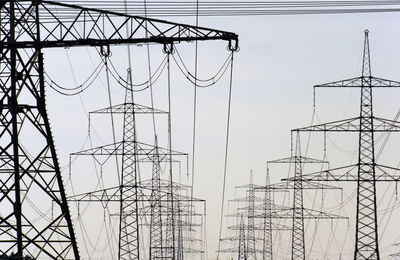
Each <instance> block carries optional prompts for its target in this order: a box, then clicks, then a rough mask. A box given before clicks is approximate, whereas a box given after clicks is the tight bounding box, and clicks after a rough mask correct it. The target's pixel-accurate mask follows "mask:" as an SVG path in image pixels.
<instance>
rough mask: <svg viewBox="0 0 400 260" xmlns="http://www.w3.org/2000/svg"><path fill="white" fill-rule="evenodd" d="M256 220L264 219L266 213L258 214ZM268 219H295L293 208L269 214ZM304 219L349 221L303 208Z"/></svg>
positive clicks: (341, 217)
mask: <svg viewBox="0 0 400 260" xmlns="http://www.w3.org/2000/svg"><path fill="white" fill-rule="evenodd" d="M254 217H255V218H263V217H265V214H264V213H261V214H256V215H255V216H254ZM266 217H269V218H281V219H293V208H288V209H282V210H277V211H273V212H271V214H267V216H266ZM303 218H304V219H347V217H344V216H340V215H336V214H330V213H325V212H322V211H318V210H313V209H307V208H303Z"/></svg>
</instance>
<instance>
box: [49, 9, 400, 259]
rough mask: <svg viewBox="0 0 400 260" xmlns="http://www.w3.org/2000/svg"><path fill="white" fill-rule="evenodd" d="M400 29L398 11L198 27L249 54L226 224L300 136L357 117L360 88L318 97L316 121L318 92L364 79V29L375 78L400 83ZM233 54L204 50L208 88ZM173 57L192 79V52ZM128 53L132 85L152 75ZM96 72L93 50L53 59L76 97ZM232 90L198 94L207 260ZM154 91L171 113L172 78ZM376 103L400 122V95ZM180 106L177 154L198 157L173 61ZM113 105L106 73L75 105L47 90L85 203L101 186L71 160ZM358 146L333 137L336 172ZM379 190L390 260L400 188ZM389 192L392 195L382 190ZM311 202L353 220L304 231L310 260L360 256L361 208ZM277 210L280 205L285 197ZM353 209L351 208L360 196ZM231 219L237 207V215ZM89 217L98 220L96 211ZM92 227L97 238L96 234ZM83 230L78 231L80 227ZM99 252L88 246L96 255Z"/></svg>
mask: <svg viewBox="0 0 400 260" xmlns="http://www.w3.org/2000/svg"><path fill="white" fill-rule="evenodd" d="M398 19H399V14H398V13H379V14H373V13H371V14H335V15H297V16H251V17H250V16H248V17H246V16H240V17H200V19H199V25H200V26H204V27H210V28H216V29H222V30H226V31H231V32H235V33H237V34H238V35H239V45H240V51H239V52H237V53H234V69H233V81H232V100H231V102H232V103H231V104H232V107H231V118H230V119H231V125H230V135H229V150H228V165H227V177H226V194H225V208H224V211H225V214H226V213H228V203H227V200H229V199H233V198H234V197H235V196H236V197H238V196H239V197H240V194H241V193H240V191H238V190H235V189H234V187H235V186H238V185H243V184H247V183H248V181H249V177H250V171H251V170H252V172H253V178H254V182H255V183H256V184H259V185H263V184H264V183H265V172H266V162H267V161H268V160H274V159H279V158H284V157H288V156H289V155H290V144H291V139H290V130H291V129H294V128H298V127H302V126H308V125H310V124H311V123H312V122H314V123H316V122H329V121H334V120H339V119H343V118H347V117H352V116H356V115H357V114H358V108H359V106H358V104H359V93H358V91H357V90H356V89H354V90H338V89H335V90H318V91H317V94H316V107H315V110H316V112H315V113H314V114H313V86H314V85H316V84H320V83H327V82H331V81H335V80H341V79H347V78H351V77H356V76H360V75H361V65H362V48H363V37H364V30H365V29H368V30H369V31H370V34H369V35H370V49H371V64H372V75H374V76H377V77H381V78H387V79H392V80H400V75H399V67H400V66H399V65H400V52H399V51H398V46H400V34H399V26H398V25H399V22H398ZM171 20H174V21H177V22H185V23H190V24H193V23H194V18H179V19H178V18H171ZM226 45H227V43H226V42H216V41H208V42H200V43H199V45H198V48H199V49H198V57H199V60H198V62H199V63H198V64H199V65H198V71H199V73H198V74H199V77H200V78H208V77H209V76H210V75H213V74H214V73H215V72H216V71H217V70H218V68H219V66H220V65H221V64H222V63H223V62H224V61H225V59H226V58H227V57H228V55H229V51H227V50H226ZM176 48H177V50H178V51H179V53H180V54H181V56H182V59H183V60H184V61H185V63H186V64H187V66H188V68H190V70H191V71H193V67H194V65H193V64H194V57H195V52H194V50H195V44H194V43H181V44H179V45H178V46H177V47H176ZM111 50H112V52H113V55H112V57H111V60H112V62H113V64H115V66H116V67H117V68H118V70H119V71H121V72H120V75H122V76H124V75H126V68H127V59H126V47H124V46H119V47H112V49H111ZM131 53H132V56H131V58H132V69H133V80H134V82H142V81H145V80H146V77H147V75H148V69H147V68H148V58H147V51H146V46H132V47H131ZM150 57H151V64H150V66H151V68H152V71H154V70H155V68H156V67H157V65H158V64H159V63H160V62H161V61H162V59H163V58H164V57H165V56H164V54H163V53H162V47H161V46H157V45H152V46H150ZM99 62H100V59H99V57H98V55H97V53H96V51H95V50H93V49H90V48H75V49H74V48H71V49H54V50H47V51H45V70H46V72H47V73H48V74H49V75H50V76H51V78H52V79H53V80H54V81H56V82H58V83H59V84H60V85H63V86H67V87H69V86H71V87H73V86H75V85H76V83H78V84H79V82H82V81H84V80H85V78H86V77H87V75H88V74H89V73H90V72H91V71H93V68H94V67H95V66H96V65H97V64H98V63H99ZM103 74H104V73H103ZM111 85H112V90H111V97H112V102H113V104H117V103H120V102H122V100H123V94H124V89H123V88H122V87H120V86H118V85H117V84H115V82H112V84H111ZM228 90H229V71H228V72H227V73H226V74H225V75H224V77H223V78H222V80H221V81H220V82H218V84H216V85H213V86H211V87H209V88H201V89H198V93H197V94H198V100H197V102H198V103H197V110H196V112H197V121H196V144H195V171H194V179H195V186H194V195H195V197H198V198H202V199H206V201H207V255H206V256H205V258H206V259H215V256H216V253H215V250H216V249H217V246H218V236H219V234H218V230H219V217H220V214H221V211H220V210H221V198H222V187H223V173H224V153H225V138H226V123H227V106H228ZM153 91H154V103H155V107H158V108H160V109H163V110H167V108H168V100H167V97H168V93H167V83H166V73H165V72H164V73H163V76H162V77H161V78H160V80H159V81H158V82H156V83H155V85H154V89H153ZM375 93H376V95H375V101H376V103H375V107H374V109H375V112H376V114H377V115H379V116H381V117H385V118H394V116H395V115H396V113H397V110H398V109H399V105H398V103H397V102H398V101H397V100H399V98H400V89H399V90H396V89H395V90H377V91H376V92H375ZM375 93H374V94H375ZM135 99H136V101H137V102H138V103H141V104H144V105H149V104H150V95H149V92H148V91H145V92H140V93H138V94H137V95H136V96H135ZM171 104H172V146H173V149H174V150H179V151H182V152H186V153H189V154H191V151H192V133H193V132H192V131H193V84H191V83H190V82H189V81H187V80H186V79H185V77H184V75H182V73H181V72H180V71H179V70H178V68H177V66H176V65H175V64H174V63H173V61H172V62H171ZM107 106H109V100H108V92H107V86H106V79H105V77H104V75H102V76H101V79H100V80H97V81H95V82H94V84H93V86H91V87H90V88H89V89H88V90H87V91H85V92H84V93H82V94H81V95H78V96H74V97H65V96H62V95H60V94H57V93H56V92H54V91H53V90H52V89H47V111H48V113H49V117H50V122H51V126H52V130H53V134H54V139H55V144H56V148H57V151H58V156H59V159H60V163H61V166H62V169H63V178H64V182H65V183H66V187H67V193H69V194H71V193H72V188H71V187H72V186H73V187H74V189H75V193H79V192H83V191H84V190H85V189H88V190H87V191H89V190H91V189H92V188H95V187H96V185H97V180H96V177H95V175H94V173H93V172H91V171H92V170H91V167H92V166H86V165H85V163H84V162H74V163H72V166H71V168H72V172H71V173H69V172H68V168H69V167H68V166H69V165H68V164H69V154H70V153H73V152H76V151H79V150H82V148H83V147H88V145H89V144H88V142H87V136H88V118H87V112H88V111H93V110H96V109H99V108H103V107H107ZM313 115H314V116H313ZM101 117H103V118H101ZM115 122H116V125H120V123H121V120H120V119H116V121H115ZM92 123H93V129H92V130H91V135H92V136H93V140H94V141H93V142H94V143H95V144H102V143H103V144H104V143H111V141H112V132H111V127H110V120H109V118H108V117H104V116H95V119H93V121H92ZM118 123H119V124H118ZM166 126H167V121H166V119H165V118H160V119H158V120H157V132H158V135H159V139H160V143H161V144H162V145H164V146H165V145H166V144H167V127H166ZM117 129H118V130H117V135H118V136H120V133H121V131H120V130H121V129H120V128H119V127H117ZM137 133H138V138H141V139H143V140H145V141H147V142H150V143H151V142H152V125H151V120H150V119H149V118H147V119H140V121H138V124H137ZM99 137H100V138H99ZM352 137H353V138H349V137H343V136H339V135H335V134H333V135H332V137H330V139H329V141H328V145H327V154H328V157H329V159H330V160H331V163H332V165H335V166H341V165H347V164H350V163H351V162H354V160H355V159H356V151H357V143H356V142H355V141H354V140H355V139H356V138H354V137H355V136H352ZM307 138H308V136H305V137H304V138H303V139H304V146H303V151H304V152H305V153H306V152H307V155H310V156H312V157H316V158H320V159H321V158H322V157H323V141H322V140H323V139H321V136H318V134H317V135H315V137H314V135H313V136H312V138H311V141H309V146H308V147H309V148H308V149H306V146H307V145H306V143H307ZM303 139H302V140H303ZM396 141H397V142H398V141H400V140H399V139H398V138H397V139H396V137H393V138H391V139H390V142H389V143H390V144H389V145H387V149H385V152H384V153H383V155H382V161H384V162H387V163H388V164H389V165H393V166H396V165H397V164H398V163H399V159H398V158H397V157H396V154H398V152H399V150H398V147H397V146H396ZM384 156H386V157H384ZM189 168H191V164H190V165H189ZM105 174H106V173H105ZM109 174H111V175H110V176H108V177H107V176H105V177H104V178H105V179H106V180H109V182H110V183H111V182H113V181H115V172H114V173H113V172H112V170H109ZM112 174H114V175H112ZM287 174H288V169H287V168H284V167H280V166H277V167H276V169H275V170H274V168H271V182H279V181H280V180H281V179H282V178H284V177H287ZM108 178H109V179H108ZM174 178H177V179H178V178H180V179H181V180H182V182H186V183H187V182H188V180H187V177H186V175H185V173H182V174H181V175H180V176H178V174H177V175H176V176H174ZM71 183H72V185H71ZM106 183H107V181H106ZM189 183H190V181H189ZM354 188H355V186H352V185H347V184H346V186H345V187H344V188H343V194H344V195H343V196H344V197H345V198H350V199H349V200H351V194H352V192H353V191H354ZM378 190H379V191H378V194H382V195H381V197H379V198H378V200H379V202H380V203H381V201H382V204H379V205H381V206H380V208H379V210H380V213H379V217H381V219H383V220H382V221H383V224H382V227H386V223H388V224H387V226H388V228H384V229H385V232H383V233H384V236H382V238H381V240H380V241H379V242H380V245H381V248H382V255H381V257H382V258H384V259H387V257H388V254H389V253H393V251H395V249H393V246H392V245H393V244H394V243H396V242H399V241H400V237H398V236H397V234H396V233H398V230H397V228H398V226H396V225H395V222H394V219H396V216H398V215H399V213H400V212H399V210H393V211H392V210H386V209H387V208H396V205H398V203H397V204H396V200H397V198H396V200H393V198H394V194H395V187H394V185H392V186H387V187H386V186H382V188H380V187H379V188H378ZM386 190H389V191H388V192H384V191H386ZM306 193H307V195H305V197H304V198H305V202H304V203H305V205H306V206H315V207H318V205H319V202H313V201H314V200H315V198H317V197H318V198H319V196H321V197H323V198H325V200H326V202H327V205H326V206H323V208H324V207H326V209H333V211H332V213H335V214H346V215H347V216H348V217H349V220H348V221H344V222H340V221H338V222H333V223H330V221H328V222H326V223H324V224H322V222H321V224H319V225H316V224H315V222H313V221H310V222H307V223H308V224H307V229H306V239H307V240H306V241H307V242H306V243H307V245H306V247H307V254H308V257H307V259H322V258H324V259H338V254H337V252H338V250H339V251H340V252H341V255H342V257H343V259H348V257H349V256H351V255H352V252H353V251H352V250H353V244H354V242H353V241H354V215H355V208H354V204H352V203H351V202H350V203H348V204H346V206H345V207H344V209H337V205H338V203H339V202H338V201H337V200H339V199H338V198H340V196H341V195H340V192H339V195H338V194H336V195H329V192H327V193H326V194H325V195H321V193H319V195H315V194H314V193H312V192H306ZM242 195H243V193H242ZM286 196H289V195H286ZM324 196H325V197H324ZM333 198H335V199H333ZM277 200H280V199H279V196H277ZM282 200H283V199H282ZM288 200H289V201H290V199H289V197H287V198H286V203H289V202H288ZM345 200H346V199H345ZM352 201H353V202H354V197H353V200H352ZM71 207H74V206H71ZM321 207H322V206H321ZM335 208H336V211H335ZM232 209H233V204H229V210H230V212H232ZM324 209H325V208H324ZM386 211H388V212H389V211H390V213H388V212H386ZM100 212H101V211H100ZM85 214H89V215H90V212H89V213H88V212H86V213H85ZM96 214H97V213H96ZM99 214H102V213H99ZM233 221H234V220H225V221H224V226H223V230H224V232H223V235H224V236H229V235H230V234H229V233H227V232H226V231H225V230H226V226H227V225H228V224H229V223H233ZM288 223H289V222H286V224H288ZM327 224H331V225H327ZM332 226H333V227H335V228H334V230H335V232H336V237H335V238H334V239H333V241H334V242H332V245H330V246H327V243H328V242H326V241H328V240H329V239H330V238H328V239H327V238H326V236H325V235H324V234H330V231H331V230H332V229H333V228H332ZM314 227H319V229H318V232H319V236H317V239H315V236H313V230H314ZM88 228H91V229H93V230H96V227H95V226H92V227H88ZM75 229H79V228H77V227H75ZM382 229H383V228H382ZM89 230H90V229H89ZM90 232H94V231H89V233H90ZM335 232H334V233H335ZM78 233H80V231H78ZM274 234H275V233H274ZM276 235H277V236H276V237H277V238H275V240H274V249H275V252H276V253H275V254H276V255H275V256H276V259H285V256H287V254H288V253H289V252H290V244H289V242H290V237H289V235H288V233H282V234H280V233H279V234H278V233H276ZM342 236H343V237H345V242H346V243H341V241H340V238H341V237H342ZM313 237H314V239H313ZM79 238H80V235H78V243H82V240H79ZM324 239H325V240H326V241H325V240H324ZM315 241H316V242H315ZM88 243H89V244H90V243H95V242H94V241H92V242H88ZM311 245H312V246H311ZM102 246H104V245H102ZM102 246H101V245H98V247H99V248H97V249H96V250H93V251H99V252H100V251H101V249H100V248H101V247H102ZM90 247H91V245H89V246H88V248H90ZM83 248H85V247H84V246H80V250H82V251H84V250H85V249H83ZM90 251H91V250H90ZM101 254H102V253H99V255H101ZM87 255H88V254H87V252H82V256H83V258H85V259H86V256H87ZM224 257H228V256H225V255H224V256H222V255H221V258H220V259H228V258H224ZM329 257H330V258H329ZM98 258H101V257H98ZM93 259H95V258H93ZM103 259H107V257H105V258H103Z"/></svg>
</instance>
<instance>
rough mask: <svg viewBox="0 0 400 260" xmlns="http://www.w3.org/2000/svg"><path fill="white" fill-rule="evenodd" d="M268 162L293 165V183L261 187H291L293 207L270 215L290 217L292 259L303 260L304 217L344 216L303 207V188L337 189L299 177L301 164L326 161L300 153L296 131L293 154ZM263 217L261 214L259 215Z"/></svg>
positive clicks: (326, 217) (334, 217)
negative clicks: (304, 180) (305, 180)
mask: <svg viewBox="0 0 400 260" xmlns="http://www.w3.org/2000/svg"><path fill="white" fill-rule="evenodd" d="M268 163H285V164H286V163H288V164H293V165H294V178H293V179H292V180H293V183H292V184H291V185H288V183H283V185H282V184H272V185H270V186H267V187H264V188H261V189H280V190H282V189H292V190H293V207H292V208H290V209H283V210H278V211H274V212H273V213H272V215H271V217H276V218H291V219H292V241H291V245H292V251H291V259H292V260H305V259H306V254H305V237H304V219H344V217H341V216H338V215H333V214H327V213H324V212H321V211H317V210H312V209H308V208H304V202H303V190H304V189H337V188H336V187H332V186H325V185H315V184H313V183H311V182H305V183H303V181H302V179H301V177H302V175H303V165H304V164H305V163H307V164H321V165H322V164H325V163H328V162H327V161H323V160H318V159H313V158H309V157H305V156H302V155H301V146H300V134H299V133H297V135H296V141H295V154H294V156H291V157H289V158H284V159H278V160H274V161H269V162H268ZM259 217H263V216H259Z"/></svg>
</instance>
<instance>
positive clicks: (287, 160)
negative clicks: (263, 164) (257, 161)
mask: <svg viewBox="0 0 400 260" xmlns="http://www.w3.org/2000/svg"><path fill="white" fill-rule="evenodd" d="M298 160H300V161H301V163H329V162H328V161H323V160H319V159H314V158H309V157H305V156H291V157H287V158H282V159H277V160H272V161H267V163H268V164H269V163H295V162H298Z"/></svg>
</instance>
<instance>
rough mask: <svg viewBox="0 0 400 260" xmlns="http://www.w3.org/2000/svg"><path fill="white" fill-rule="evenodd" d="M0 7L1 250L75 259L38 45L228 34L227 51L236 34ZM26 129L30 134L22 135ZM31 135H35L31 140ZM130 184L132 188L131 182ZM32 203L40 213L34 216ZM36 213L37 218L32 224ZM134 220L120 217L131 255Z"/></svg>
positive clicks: (71, 10) (52, 8)
mask: <svg viewBox="0 0 400 260" xmlns="http://www.w3.org/2000/svg"><path fill="white" fill-rule="evenodd" d="M0 8H1V9H0V12H1V24H2V27H1V35H0V39H1V41H0V49H1V68H2V71H1V74H0V79H1V82H2V86H3V88H2V93H3V96H2V98H1V100H2V101H1V103H2V110H1V116H0V118H1V127H2V130H1V131H0V139H1V140H3V141H2V143H1V145H0V150H1V160H2V165H3V166H2V168H1V169H2V171H4V173H5V174H4V176H2V177H1V182H2V191H3V192H2V194H1V195H0V196H1V198H0V201H1V204H0V205H1V212H2V214H1V217H0V219H1V229H2V231H3V232H2V234H1V236H0V243H1V246H0V253H1V254H3V255H8V254H11V253H12V252H15V254H16V257H18V258H22V257H23V256H24V255H26V256H31V257H35V258H38V257H48V258H52V259H55V258H71V257H74V258H75V259H79V252H78V246H77V243H76V238H75V234H74V230H73V226H72V221H71V216H70V212H69V209H68V204H67V200H66V194H65V190H64V186H63V182H62V177H61V171H60V167H59V163H58V160H57V155H56V149H55V147H54V142H53V137H52V134H51V129H50V124H49V119H48V115H47V112H46V101H45V78H44V62H43V52H42V50H43V49H44V48H55V47H61V48H62V47H73V46H109V45H112V44H128V43H146V42H155V43H161V44H167V45H171V44H173V43H174V42H182V41H198V40H218V39H221V40H226V41H229V42H230V49H231V50H232V51H233V50H236V49H237V38H238V37H237V35H236V34H234V33H230V32H224V31H218V30H213V29H208V28H201V27H195V26H190V25H184V24H177V23H171V22H167V21H162V20H156V19H148V18H142V17H137V16H130V15H124V14H119V13H115V12H108V11H103V10H97V9H92V8H83V7H80V6H76V5H69V4H64V3H59V2H52V1H42V0H31V1H22V0H21V1H17V0H6V1H2V3H1V4H0ZM60 14H62V15H60ZM64 14H68V15H64ZM99 21H101V25H100V24H99ZM105 28H107V29H105ZM25 133H26V134H29V136H34V137H33V138H29V139H27V138H25V137H24V136H25ZM30 140H35V141H37V142H36V143H35V144H32V143H31V142H32V141H30ZM135 178H136V177H135V176H133V182H135ZM121 187H123V188H124V189H125V188H127V187H128V186H121ZM129 189H132V192H133V194H134V193H135V189H136V187H131V188H129ZM24 198H28V200H26V199H24ZM28 201H29V202H28ZM30 202H32V205H33V206H31V205H29V203H30ZM134 204H135V203H133V204H131V205H133V206H134ZM51 205H55V206H54V208H53V210H52V212H53V216H52V218H43V217H42V216H43V215H45V213H44V212H45V211H47V210H48V208H51ZM32 208H34V209H36V210H38V211H40V213H39V214H36V215H35V214H34V213H32V212H34V210H32ZM38 215H39V217H40V219H41V221H42V222H43V224H33V223H34V219H36V218H37V217H38ZM136 221H137V220H133V219H132V220H131V222H128V223H127V224H128V225H130V224H132V226H131V227H130V228H133V230H132V231H133V232H132V233H130V234H129V236H131V237H130V238H129V240H130V241H129V245H130V248H129V253H128V254H129V255H130V258H131V259H137V258H138V256H139V246H138V236H137V230H136V229H137V228H135V227H134V226H135V224H134V223H135V222H136ZM124 246H125V245H124V244H121V252H122V251H125V249H124ZM122 255H123V254H121V255H120V258H123V257H122Z"/></svg>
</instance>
